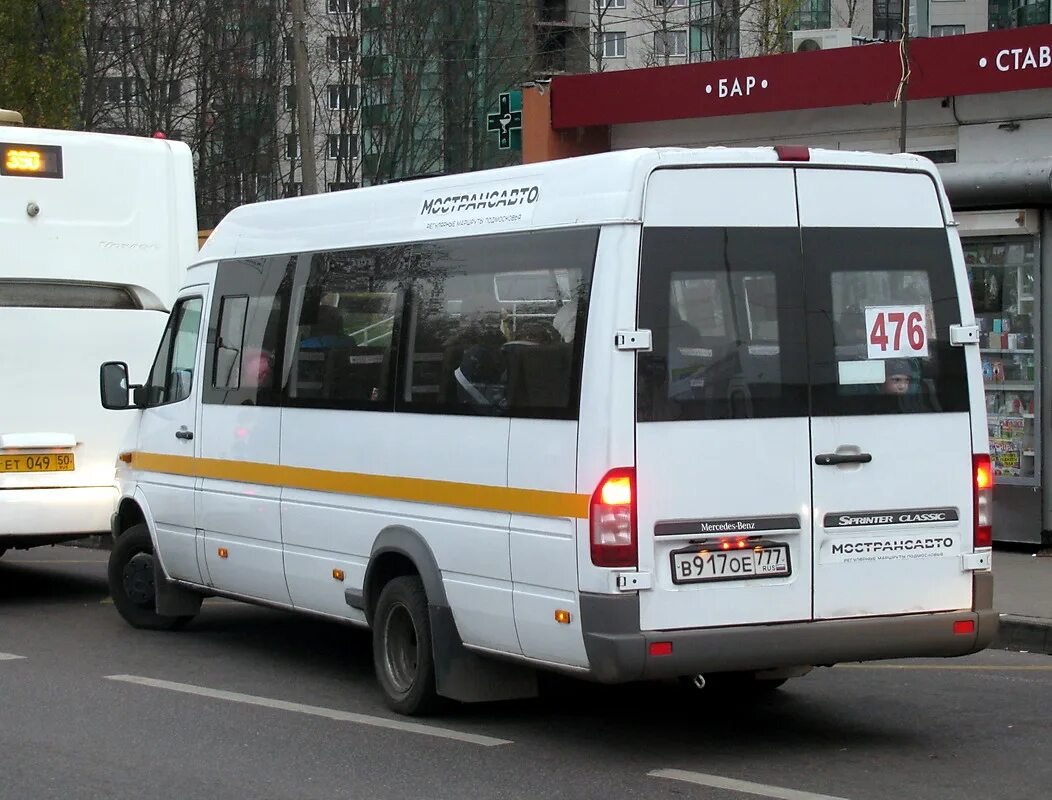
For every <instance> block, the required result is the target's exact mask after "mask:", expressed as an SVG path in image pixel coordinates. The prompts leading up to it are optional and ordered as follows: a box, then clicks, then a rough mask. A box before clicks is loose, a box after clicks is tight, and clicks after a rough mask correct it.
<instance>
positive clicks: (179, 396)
mask: <svg viewBox="0 0 1052 800" xmlns="http://www.w3.org/2000/svg"><path fill="white" fill-rule="evenodd" d="M201 305H202V304H201V298H200V297H190V298H187V299H185V300H180V301H179V302H178V303H176V306H175V308H174V309H172V315H171V317H170V318H169V320H168V327H167V328H165V331H164V336H163V337H162V339H161V346H160V348H159V349H158V351H157V357H156V359H155V360H154V362H153V368H152V369H151V370H150V380H149V383H148V384H147V398H148V403H149V405H151V406H159V405H166V404H168V403H178V402H180V401H182V400H185V399H186V398H188V397H189V396H190V391H191V389H192V388H193V378H194V365H195V363H196V361H197V339H198V334H199V333H200V330H201Z"/></svg>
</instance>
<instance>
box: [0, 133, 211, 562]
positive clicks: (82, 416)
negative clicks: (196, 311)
mask: <svg viewBox="0 0 1052 800" xmlns="http://www.w3.org/2000/svg"><path fill="white" fill-rule="evenodd" d="M196 228H197V217H196V211H195V207H194V183H193V169H192V163H191V159H190V151H189V148H187V147H186V145H184V144H182V143H179V142H169V141H160V140H153V139H146V138H133V137H130V136H107V135H102V134H94V133H83V132H74V131H59V130H39V129H33V128H21V127H10V126H8V127H3V126H0V241H2V242H3V248H2V249H3V260H2V263H0V342H2V343H3V344H2V347H0V376H2V385H3V387H4V388H3V393H2V394H0V554H2V553H3V551H4V550H6V549H8V548H12V547H14V548H25V547H33V546H36V545H43V544H53V543H55V542H60V541H64V540H67V539H74V538H78V537H82V536H85V535H89V534H104V533H107V532H108V531H109V529H110V518H111V516H112V514H113V512H114V509H115V508H116V501H117V492H116V488H115V486H114V465H115V463H116V459H117V454H118V452H120V450H121V444H122V442H123V440H124V439H125V437H126V436H127V435H128V433H129V429H130V426H131V424H133V421H132V420H130V419H126V418H121V417H120V416H118V415H113V414H107V413H106V412H105V411H103V410H102V409H100V408H99V407H98V391H99V389H98V386H99V384H98V380H99V378H98V362H99V361H100V360H107V359H113V358H121V359H123V360H126V361H128V362H129V363H131V364H134V365H136V368H137V369H139V370H143V371H145V370H146V369H147V368H148V367H149V364H150V360H151V358H152V357H153V352H154V350H155V348H156V342H157V339H158V338H159V337H160V335H161V331H163V330H164V325H165V322H166V321H167V318H168V311H169V309H170V308H171V304H172V301H173V300H174V298H175V294H176V292H177V291H178V289H179V287H180V286H181V285H182V283H183V272H184V270H185V268H186V264H187V263H189V262H190V260H191V256H192V255H193V254H195V253H196V249H197V247H196V243H197V240H196V233H197V231H196Z"/></svg>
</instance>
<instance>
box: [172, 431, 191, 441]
mask: <svg viewBox="0 0 1052 800" xmlns="http://www.w3.org/2000/svg"><path fill="white" fill-rule="evenodd" d="M175 438H176V439H187V440H189V439H193V438H194V432H193V431H176V432H175Z"/></svg>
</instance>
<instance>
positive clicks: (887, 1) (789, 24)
mask: <svg viewBox="0 0 1052 800" xmlns="http://www.w3.org/2000/svg"><path fill="white" fill-rule="evenodd" d="M1006 1H1007V0H923V1H922V2H921V3H920V4H919V5H918V3H917V2H916V0H915V1H914V2H913V3H910V4H909V5H908V6H907V8H906V14H907V18H908V19H909V20H910V29H911V33H912V35H914V36H953V35H957V34H963V33H978V32H980V31H985V30H986V29H987V25H988V18H989V19H993V17H992V16H991V15H992V11H988V2H990V9H992V8H993V4H994V3H996V2H1006ZM1018 1H1019V0H1011V2H1018ZM590 3H591V7H590V11H591V25H590V28H591V34H592V37H591V54H592V68H593V70H595V71H606V70H616V69H637V68H640V67H651V66H668V65H672V64H683V63H690V62H697V61H714V60H719V59H724V58H739V57H747V56H756V55H768V54H771V53H779V52H791V51H792V50H794V49H798V48H799V47H801V46H803V47H804V48H813V47H815V46H818V47H823V48H828V47H844V46H850V45H851V44H861V43H865V42H867V41H871V40H888V39H898V38H901V35H902V19H903V7H902V3H903V0H590ZM1046 8H1047V3H1046ZM1046 21H1047V20H1046ZM811 31H822V32H824V33H822V34H820V35H810V34H808V33H807V32H811ZM794 34H796V35H795V36H794ZM805 42H807V44H805Z"/></svg>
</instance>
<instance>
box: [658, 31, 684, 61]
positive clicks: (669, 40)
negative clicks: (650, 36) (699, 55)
mask: <svg viewBox="0 0 1052 800" xmlns="http://www.w3.org/2000/svg"><path fill="white" fill-rule="evenodd" d="M686 54H687V32H686V31H655V32H654V55H656V56H657V57H658V58H665V57H666V56H685V55H686Z"/></svg>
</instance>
